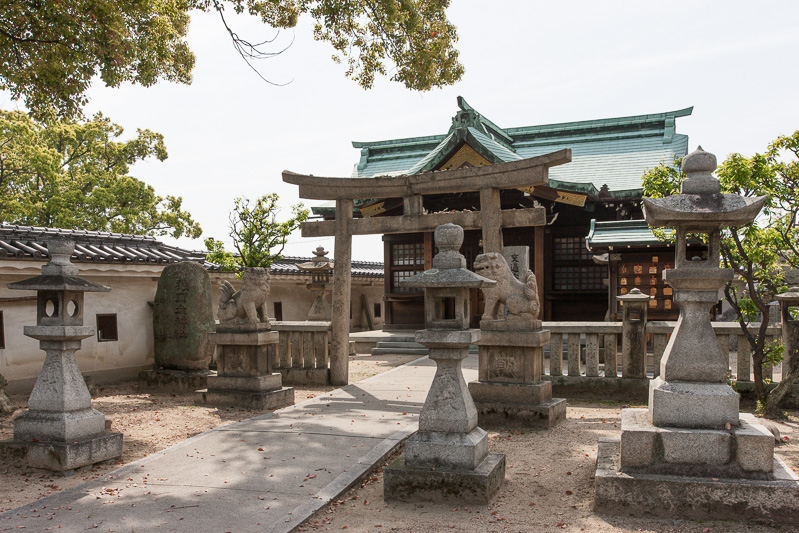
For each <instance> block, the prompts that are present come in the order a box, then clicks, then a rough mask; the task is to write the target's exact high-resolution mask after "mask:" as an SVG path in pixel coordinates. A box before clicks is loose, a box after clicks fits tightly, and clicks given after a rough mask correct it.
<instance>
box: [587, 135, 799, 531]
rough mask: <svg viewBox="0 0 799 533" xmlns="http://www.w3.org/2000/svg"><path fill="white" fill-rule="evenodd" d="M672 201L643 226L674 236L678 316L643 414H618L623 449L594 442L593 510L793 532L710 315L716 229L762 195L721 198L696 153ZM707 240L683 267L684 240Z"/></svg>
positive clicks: (777, 465)
mask: <svg viewBox="0 0 799 533" xmlns="http://www.w3.org/2000/svg"><path fill="white" fill-rule="evenodd" d="M682 168H683V171H684V172H685V174H686V176H687V177H686V179H685V181H683V184H682V191H681V194H679V195H674V196H669V197H666V198H662V199H653V198H644V213H645V216H646V220H647V222H648V223H649V225H650V226H652V227H674V228H676V254H675V255H676V260H675V268H673V269H668V270H664V271H663V279H664V280H665V281H666V282H667V283H668V284H669V285H671V287H672V288H674V299H675V301H677V302H679V304H680V317H679V320H678V321H677V326H676V327H675V329H674V333H673V334H672V336H671V339H670V340H669V343H668V345H667V346H666V351H665V353H664V354H663V358H662V360H661V363H660V375H659V376H658V377H657V378H655V379H653V380H652V381H651V382H650V387H649V407H648V409H624V410H623V411H622V424H621V439H620V440H610V439H608V440H600V443H599V448H598V450H597V452H598V453H597V472H596V501H595V505H596V509H597V510H598V511H600V512H609V513H623V514H628V513H629V514H640V513H646V514H647V515H661V516H668V517H673V518H677V517H684V518H691V519H719V518H730V517H735V518H736V519H754V520H769V521H773V522H775V523H779V524H792V525H797V524H799V512H797V511H799V480H797V477H796V474H795V473H793V472H791V471H790V469H788V468H787V467H786V466H785V464H784V463H782V462H781V461H780V460H779V459H778V458H775V457H774V438H773V436H772V435H771V433H770V432H769V431H768V430H767V429H766V428H765V427H764V426H763V425H761V424H760V423H759V422H758V421H757V419H756V418H755V417H754V416H753V415H750V414H746V413H739V411H738V401H739V397H738V394H737V393H736V392H735V391H734V390H733V389H732V387H730V385H728V384H727V361H726V358H725V357H724V355H723V354H722V352H721V348H720V346H719V343H718V341H717V340H716V337H715V335H714V333H713V328H712V326H711V323H710V316H709V312H710V309H711V308H712V307H713V305H715V304H716V303H717V302H718V301H719V298H720V296H719V295H720V291H721V289H722V288H723V287H724V284H725V283H727V282H729V281H731V280H732V279H733V271H732V269H723V268H719V256H720V247H721V228H722V227H725V226H741V225H744V224H748V223H750V222H751V221H752V220H754V218H755V217H756V216H757V213H758V212H759V211H760V209H761V208H762V206H763V204H764V203H765V201H766V197H764V196H763V197H758V198H747V197H742V196H738V195H734V194H722V193H721V192H720V185H719V182H718V180H716V179H715V178H714V177H713V176H712V173H713V171H714V170H715V168H716V158H715V156H714V155H713V154H709V153H707V152H704V151H702V149H701V147H700V148H699V149H697V150H696V151H695V152H693V153H692V154H689V155H688V156H686V157H685V159H684V160H683V163H682ZM696 234H700V235H704V236H705V237H706V240H707V242H708V254H707V259H706V260H702V259H701V258H699V257H694V258H691V259H689V258H688V257H687V254H686V245H687V242H688V240H689V238H691V236H692V235H696Z"/></svg>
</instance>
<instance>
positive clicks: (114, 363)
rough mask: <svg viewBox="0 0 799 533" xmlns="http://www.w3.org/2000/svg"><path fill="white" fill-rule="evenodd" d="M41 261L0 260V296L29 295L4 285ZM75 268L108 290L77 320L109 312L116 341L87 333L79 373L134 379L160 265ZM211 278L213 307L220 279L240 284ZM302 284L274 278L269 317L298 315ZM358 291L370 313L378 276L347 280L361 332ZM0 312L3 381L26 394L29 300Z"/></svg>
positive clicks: (29, 383)
mask: <svg viewBox="0 0 799 533" xmlns="http://www.w3.org/2000/svg"><path fill="white" fill-rule="evenodd" d="M43 264H44V263H43V262H41V261H19V260H0V299H2V298H19V297H21V296H35V294H34V293H33V292H30V293H29V292H26V291H15V290H10V289H8V287H7V284H8V283H12V282H15V281H21V280H23V279H27V278H31V277H34V276H38V275H40V274H41V266H42V265H43ZM78 267H79V268H80V272H79V275H80V276H81V277H83V278H86V279H88V280H90V281H93V282H95V283H99V284H101V285H105V286H107V287H111V292H106V293H86V294H85V297H84V315H83V323H84V325H87V326H92V327H93V328H95V330H96V328H97V319H96V316H97V315H98V314H116V315H117V329H118V336H119V340H118V341H107V342H98V340H97V335H96V331H95V335H94V336H92V337H89V338H87V339H84V340H83V342H82V347H81V349H80V350H79V351H78V352H77V353H76V354H75V355H76V358H77V361H78V366H79V367H80V369H81V372H83V373H85V374H89V375H92V376H93V377H94V379H95V382H96V383H98V384H101V383H111V382H119V381H124V380H127V379H134V378H136V376H137V375H138V372H139V371H140V370H144V369H147V368H150V367H151V366H152V364H153V362H154V353H153V309H152V305H151V303H152V302H153V301H154V300H155V292H156V289H157V287H158V278H159V277H160V276H161V272H162V271H163V269H164V267H165V265H151V264H143V265H142V264H104V263H78ZM210 276H211V284H212V288H213V296H212V297H213V309H214V312H216V306H217V302H218V300H219V286H220V285H221V282H222V280H228V281H230V282H231V283H232V284H233V285H234V286H235V287H236V288H237V289H238V288H239V287H240V282H239V280H238V279H237V278H236V276H235V274H220V273H211V274H210ZM307 281H308V278H307V277H306V276H276V275H273V277H272V288H271V291H270V298H269V313H270V316H273V315H274V302H275V301H280V302H282V303H283V320H305V319H306V317H307V314H308V310H309V309H310V307H311V304H312V302H313V297H312V294H311V292H310V291H309V290H308V289H306V288H305V284H306V283H307ZM361 294H366V296H367V299H368V302H369V306H370V310H371V311H372V312H373V311H374V309H373V304H374V303H375V302H379V303H381V305H382V299H383V280H382V279H367V278H354V279H353V280H352V317H353V319H352V323H351V324H352V325H351V328H352V330H353V331H361V330H365V329H367V324H366V319H365V317H364V316H363V311H362V305H361ZM328 298H329V296H328ZM0 311H3V321H4V333H5V343H6V345H5V348H4V349H0V373H2V374H3V376H5V378H6V379H7V380H8V381H9V386H8V390H9V392H12V393H13V392H28V391H30V389H31V388H32V387H33V384H34V382H35V380H36V377H37V376H38V375H39V371H40V370H41V366H42V363H43V362H44V352H43V351H42V350H40V349H39V342H38V341H36V340H34V339H31V338H29V337H25V336H24V335H23V333H22V332H23V328H24V326H30V325H34V324H36V302H35V300H34V301H16V302H0ZM382 326H383V318H382V317H381V318H377V319H374V327H375V329H381V328H382Z"/></svg>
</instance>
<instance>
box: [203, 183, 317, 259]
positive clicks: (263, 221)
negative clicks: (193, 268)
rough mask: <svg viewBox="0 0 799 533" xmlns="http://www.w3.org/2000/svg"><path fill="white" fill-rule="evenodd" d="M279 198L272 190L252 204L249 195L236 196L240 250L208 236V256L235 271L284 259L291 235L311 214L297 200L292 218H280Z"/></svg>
mask: <svg viewBox="0 0 799 533" xmlns="http://www.w3.org/2000/svg"><path fill="white" fill-rule="evenodd" d="M278 200H279V197H278V195H277V193H271V194H267V195H266V196H261V197H260V198H258V200H256V202H255V204H254V205H252V206H251V205H250V200H248V199H247V198H236V200H235V203H234V207H233V211H232V212H231V213H230V237H231V238H232V239H233V246H234V247H235V248H236V251H237V252H238V254H237V255H234V254H233V253H231V252H228V251H226V250H225V247H224V244H223V243H222V242H221V241H218V240H215V239H213V238H208V239H206V240H205V246H206V248H208V250H209V251H210V253H209V254H208V260H209V261H211V262H213V263H217V264H219V265H221V266H222V270H225V271H235V270H239V269H240V268H242V267H268V266H269V265H271V264H272V263H273V262H274V261H276V260H278V259H281V258H282V257H283V256H282V255H280V254H281V252H282V251H283V248H284V247H285V245H286V240H287V239H288V236H289V235H290V234H291V232H293V231H294V230H295V229H297V228H298V227H300V224H302V222H304V221H305V220H306V219H307V218H308V214H309V211H308V209H305V208H304V207H303V205H302V204H297V205H295V206H292V208H291V211H292V214H293V216H292V217H291V218H289V219H288V220H286V221H285V222H278V221H277V215H278V213H279V211H280V209H279V208H278V205H277V202H278Z"/></svg>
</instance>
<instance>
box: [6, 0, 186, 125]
mask: <svg viewBox="0 0 799 533" xmlns="http://www.w3.org/2000/svg"><path fill="white" fill-rule="evenodd" d="M190 7H191V2H190V1H187V0H60V1H55V2H51V1H46V0H18V1H9V2H2V3H0V84H1V85H2V88H4V89H9V90H10V91H11V95H12V97H13V98H14V99H18V98H23V99H24V101H25V105H26V106H27V107H28V108H29V109H31V110H32V111H33V112H34V113H35V116H36V117H37V118H38V119H43V118H45V116H47V115H48V113H49V112H50V111H51V110H54V111H55V112H56V113H57V114H58V115H60V116H62V117H70V118H71V117H75V116H78V115H79V114H80V113H79V110H80V108H81V107H82V106H83V105H84V104H85V103H86V90H87V89H88V87H89V85H90V84H91V79H92V77H93V76H95V75H97V74H99V76H100V78H101V79H102V80H103V82H104V83H105V84H106V85H108V86H109V87H117V86H119V85H120V84H121V83H123V82H126V81H131V82H134V83H138V84H141V85H144V86H149V85H152V84H154V83H155V82H156V81H158V80H159V79H164V80H169V81H177V82H181V83H191V69H192V67H193V66H194V56H193V54H192V53H191V51H190V50H189V47H188V45H187V44H186V42H185V36H186V31H187V29H188V25H189V13H188V10H189V8H190Z"/></svg>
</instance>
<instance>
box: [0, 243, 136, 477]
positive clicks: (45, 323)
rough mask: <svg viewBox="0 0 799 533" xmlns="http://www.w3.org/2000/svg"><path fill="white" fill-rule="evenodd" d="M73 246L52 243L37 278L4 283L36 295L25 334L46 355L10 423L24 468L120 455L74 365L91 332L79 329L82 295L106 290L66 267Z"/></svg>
mask: <svg viewBox="0 0 799 533" xmlns="http://www.w3.org/2000/svg"><path fill="white" fill-rule="evenodd" d="M74 247H75V244H74V243H73V242H72V241H69V240H64V239H58V238H53V239H51V240H50V241H48V242H47V249H48V252H49V254H50V262H49V263H47V264H46V265H44V266H43V267H42V275H41V276H37V277H35V278H31V279H28V280H24V281H19V282H16V283H9V284H8V288H9V289H19V290H28V291H36V292H37V295H36V325H35V326H25V330H24V331H25V335H26V336H28V337H31V338H34V339H37V340H38V341H39V347H40V348H41V349H42V350H44V352H45V353H46V354H47V355H46V356H45V360H44V365H43V366H42V370H41V372H39V377H38V378H37V380H36V384H35V385H34V386H33V391H32V392H31V395H30V398H29V399H28V410H27V411H26V412H25V413H24V414H22V415H21V416H19V417H18V418H16V419H15V420H14V440H13V441H11V442H7V443H6V444H7V445H8V446H11V447H15V448H27V453H26V457H27V462H28V465H29V466H32V467H34V468H46V469H48V470H56V471H62V472H63V471H69V470H73V469H75V468H79V467H81V466H86V465H91V464H94V463H99V462H102V461H107V460H109V459H113V458H115V457H119V456H120V455H122V434H121V433H106V430H105V416H104V415H103V414H102V413H101V412H99V411H97V410H95V409H93V408H92V398H91V395H90V394H89V390H88V389H87V388H86V383H85V382H84V380H83V376H81V373H80V369H79V368H78V364H77V362H76V361H75V352H76V351H78V350H79V349H80V345H81V339H85V338H87V337H91V336H92V335H94V328H92V327H91V326H84V325H83V308H84V306H83V293H85V292H106V291H109V290H111V289H109V288H108V287H104V286H102V285H98V284H96V283H92V282H90V281H87V280H85V279H82V278H80V277H78V267H77V266H75V265H73V264H72V263H71V262H70V257H71V256H72V251H73V249H74Z"/></svg>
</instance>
